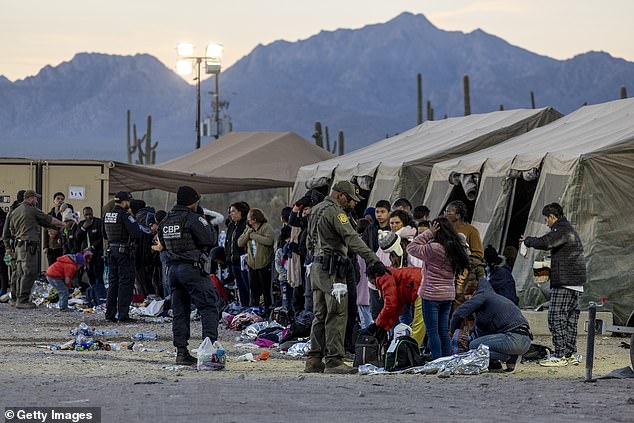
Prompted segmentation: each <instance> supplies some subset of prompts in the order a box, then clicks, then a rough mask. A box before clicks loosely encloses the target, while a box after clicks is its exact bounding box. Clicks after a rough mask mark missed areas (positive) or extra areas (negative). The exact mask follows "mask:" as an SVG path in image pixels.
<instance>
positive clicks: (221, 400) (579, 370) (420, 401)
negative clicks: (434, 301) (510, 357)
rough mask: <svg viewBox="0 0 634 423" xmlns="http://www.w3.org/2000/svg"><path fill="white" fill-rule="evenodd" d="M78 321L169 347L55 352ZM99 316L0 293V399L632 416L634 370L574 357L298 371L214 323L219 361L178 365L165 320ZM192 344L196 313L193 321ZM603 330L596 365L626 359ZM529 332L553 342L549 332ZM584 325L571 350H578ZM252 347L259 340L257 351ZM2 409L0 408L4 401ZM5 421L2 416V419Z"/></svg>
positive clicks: (204, 413)
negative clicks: (448, 371)
mask: <svg viewBox="0 0 634 423" xmlns="http://www.w3.org/2000/svg"><path fill="white" fill-rule="evenodd" d="M82 321H85V322H86V323H87V324H88V325H89V326H91V327H96V328H97V329H98V330H103V329H114V328H116V329H118V330H119V332H120V333H121V335H120V336H119V337H118V338H115V339H113V341H115V342H117V341H124V340H129V336H130V335H131V334H133V333H136V332H157V333H158V334H159V335H160V339H159V340H158V341H146V342H143V344H144V345H145V346H146V347H149V348H159V347H160V348H163V349H164V350H165V352H135V351H130V350H123V351H117V352H115V351H88V352H76V351H51V350H49V349H47V348H45V347H47V346H49V345H50V344H53V343H63V342H65V341H67V340H69V339H71V338H72V336H69V330H70V329H71V328H73V327H76V326H78V325H79V323H80V322H82ZM106 323H107V322H105V320H104V318H103V315H98V314H94V315H93V314H83V313H76V312H73V313H59V312H57V311H54V310H48V309H37V310H32V311H31V310H29V311H25V310H16V309H14V308H11V307H9V306H8V305H7V304H0V387H1V388H0V405H1V406H2V407H1V408H2V409H4V407H15V406H57V407H63V406H65V407H84V406H85V407H102V411H101V413H102V421H104V422H118V421H133V422H146V421H147V422H168V421H169V422H184V421H205V422H216V421H218V422H220V421H222V422H253V421H259V422H268V421H285V422H294V421H297V422H300V421H301V422H323V421H333V422H340V421H360V420H364V421H368V422H373V421H380V422H386V421H394V422H410V421H411V422H415V421H425V422H436V421H438V422H451V421H458V420H467V419H468V420H470V421H476V422H478V421H487V422H490V421H502V422H505V421H511V420H513V421H515V422H529V421H530V422H542V421H544V422H546V421H548V422H579V421H615V422H632V421H634V417H633V416H634V379H625V380H616V379H609V380H608V379H603V380H598V381H596V382H594V383H585V382H584V381H583V380H584V374H585V360H584V363H582V364H581V365H579V366H569V367H565V368H557V369H548V368H545V367H540V366H539V365H537V364H522V365H519V366H518V368H517V369H516V371H515V372H514V373H512V374H506V373H505V374H483V375H479V376H452V377H450V378H447V379H442V378H439V377H437V376H424V375H375V376H360V375H341V376H340V375H312V374H311V375H305V374H303V373H302V370H303V361H302V360H301V359H293V358H290V357H288V356H285V355H282V354H280V353H277V352H275V351H274V350H271V357H270V358H269V360H267V361H259V362H255V363H249V362H238V361H236V360H235V357H237V356H238V355H239V354H243V353H245V352H252V351H253V350H245V349H236V348H235V347H234V344H235V343H237V342H238V341H236V336H237V335H238V333H237V332H232V331H227V330H221V342H222V343H223V345H224V347H225V349H226V350H227V355H228V360H227V368H226V369H225V370H223V371H217V372H197V371H195V370H193V369H189V368H184V369H183V368H180V369H176V370H174V369H173V368H170V367H172V366H174V353H173V351H174V349H173V347H172V345H171V324H169V323H167V324H158V323H139V324H135V325H118V324H110V323H109V324H106ZM192 334H193V340H192V342H191V345H190V348H195V347H196V346H197V344H198V343H199V337H200V323H198V322H192ZM623 341H626V342H628V343H629V339H625V338H617V337H599V338H598V339H597V342H596V347H595V348H596V353H595V369H594V374H595V375H603V374H607V373H609V372H610V371H612V370H614V369H617V368H622V367H626V366H628V365H629V364H630V357H629V351H628V350H626V349H624V348H622V347H621V343H622V342H623ZM536 342H538V343H541V344H543V345H550V340H549V339H548V338H540V339H537V340H536ZM585 342H586V338H585V336H580V337H579V352H581V353H582V354H584V355H585V348H586V346H585ZM258 352H259V351H258ZM2 411H4V410H2ZM7 421H8V420H7Z"/></svg>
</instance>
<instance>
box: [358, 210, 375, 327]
mask: <svg viewBox="0 0 634 423" xmlns="http://www.w3.org/2000/svg"><path fill="white" fill-rule="evenodd" d="M369 225H370V221H369V220H366V219H360V220H359V222H358V224H357V233H358V234H359V236H361V235H362V234H363V233H364V232H365V230H366V229H367V227H368V226H369ZM357 266H358V268H359V280H358V282H357V310H358V311H359V322H360V325H361V329H365V328H367V327H368V326H370V324H371V323H372V313H371V311H370V287H369V286H368V275H367V274H366V264H365V260H363V259H362V258H361V257H360V256H358V255H357Z"/></svg>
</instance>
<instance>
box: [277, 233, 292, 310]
mask: <svg viewBox="0 0 634 423" xmlns="http://www.w3.org/2000/svg"><path fill="white" fill-rule="evenodd" d="M290 240H291V227H290V226H288V225H285V226H283V227H282V230H281V232H280V237H279V239H278V240H277V249H276V250H275V271H276V272H277V275H278V281H279V283H280V290H281V291H282V306H284V307H286V309H287V310H289V311H290V310H292V308H293V305H292V301H291V300H292V298H293V288H292V287H291V286H290V284H289V283H288V257H286V256H285V255H284V247H285V246H286V244H288V243H289V242H290Z"/></svg>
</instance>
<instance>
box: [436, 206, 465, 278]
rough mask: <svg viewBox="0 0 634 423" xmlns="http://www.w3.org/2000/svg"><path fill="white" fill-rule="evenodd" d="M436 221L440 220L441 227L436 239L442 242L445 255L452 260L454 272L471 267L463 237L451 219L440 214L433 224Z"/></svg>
mask: <svg viewBox="0 0 634 423" xmlns="http://www.w3.org/2000/svg"><path fill="white" fill-rule="evenodd" d="M434 222H438V225H439V226H440V229H438V232H436V235H434V240H435V241H436V242H438V243H440V244H441V245H442V246H443V248H444V249H445V255H446V256H447V259H449V261H450V262H451V265H452V266H453V269H454V272H455V273H459V272H462V270H463V269H467V268H468V267H469V257H468V256H467V252H466V251H465V248H464V245H462V239H461V238H460V236H458V233H457V232H456V230H455V229H454V228H453V226H451V223H450V222H449V220H448V219H447V218H446V217H444V216H440V217H437V218H436V219H434V220H433V221H432V225H433V224H434Z"/></svg>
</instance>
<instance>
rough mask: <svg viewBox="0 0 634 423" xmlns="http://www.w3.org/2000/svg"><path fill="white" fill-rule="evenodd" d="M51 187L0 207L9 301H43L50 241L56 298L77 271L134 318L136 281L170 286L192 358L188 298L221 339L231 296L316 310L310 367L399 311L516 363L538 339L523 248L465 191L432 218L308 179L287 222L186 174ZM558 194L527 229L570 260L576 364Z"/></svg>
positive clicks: (558, 299) (575, 281) (80, 282)
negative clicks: (128, 183)
mask: <svg viewBox="0 0 634 423" xmlns="http://www.w3.org/2000/svg"><path fill="white" fill-rule="evenodd" d="M40 198H41V196H40V195H39V194H38V193H36V192H34V191H32V190H26V191H20V192H19V193H18V197H17V200H16V201H15V202H14V204H13V205H12V206H11V208H10V210H9V212H8V214H7V213H4V212H3V211H0V225H1V227H2V228H3V233H2V235H3V237H2V240H3V242H2V243H1V244H0V248H1V249H2V250H1V251H0V253H3V254H2V255H3V256H4V257H5V260H4V261H3V262H2V264H1V265H0V282H1V286H0V289H1V290H2V294H3V295H2V297H0V300H2V299H4V300H5V301H6V300H8V301H10V302H11V303H12V305H14V306H15V307H16V308H17V309H28V308H34V307H35V305H34V304H33V303H32V302H31V301H30V299H29V295H30V292H31V287H32V285H33V282H34V281H35V279H36V278H37V276H38V275H37V271H36V270H37V268H38V263H37V258H38V253H39V252H41V253H42V254H43V255H45V257H46V259H47V261H48V269H47V270H46V278H47V280H48V282H49V283H50V284H51V285H52V286H54V287H55V288H56V289H57V291H58V292H59V294H60V295H59V303H58V306H59V309H60V311H64V310H67V309H68V297H69V292H70V291H69V290H70V289H71V287H72V285H75V286H78V287H80V288H81V289H82V291H85V293H86V297H87V299H88V301H89V303H90V305H95V306H96V305H102V304H105V306H106V312H105V319H106V320H108V321H111V322H120V323H125V322H130V321H134V320H133V318H132V317H131V316H130V306H131V304H132V301H133V296H134V295H135V294H136V295H138V297H137V298H144V297H149V298H156V299H165V300H166V305H167V307H171V309H172V313H173V334H174V346H175V347H176V348H177V363H180V364H191V363H193V362H194V358H193V357H192V356H191V355H190V354H189V351H188V349H187V342H188V339H189V337H190V327H189V326H190V325H189V321H190V312H191V308H192V305H193V306H194V307H195V308H196V309H197V310H198V313H199V314H200V316H201V321H202V326H203V328H202V330H203V336H204V337H209V338H210V340H212V341H215V340H216V339H217V337H218V330H217V326H218V318H219V314H220V312H221V311H222V307H223V306H225V305H226V304H227V303H228V302H230V301H234V302H235V303H237V304H238V305H239V306H242V307H249V306H251V307H253V306H262V307H263V308H264V312H265V313H266V314H267V315H268V314H271V313H274V312H275V313H278V314H279V313H280V311H283V313H285V314H286V315H287V316H289V317H290V319H291V320H292V319H293V317H294V316H298V315H300V314H303V315H304V316H305V315H307V314H308V315H309V316H311V317H312V322H313V323H312V328H311V335H310V340H311V348H310V351H309V352H308V358H307V361H306V366H305V371H306V372H327V373H352V372H354V371H355V370H354V369H353V368H352V367H351V366H349V365H348V364H346V363H345V359H346V358H347V357H349V356H350V355H351V354H354V351H355V340H356V338H357V336H358V335H359V333H363V334H370V335H372V336H375V337H376V338H377V339H386V338H387V337H388V335H389V334H390V333H391V331H392V330H393V328H394V326H395V325H396V324H398V323H405V324H406V325H409V326H410V327H411V329H412V330H411V336H412V338H413V339H414V340H415V341H416V342H417V343H418V345H419V347H420V348H421V350H424V351H427V352H428V353H429V354H430V355H431V357H432V358H434V359H436V358H439V357H444V356H448V355H450V354H451V353H452V350H453V349H452V335H454V339H456V340H462V341H463V343H465V344H466V348H467V349H468V348H476V347H477V346H478V345H480V344H482V343H484V344H486V345H488V346H489V348H490V350H491V365H490V366H491V368H498V367H499V368H501V367H502V364H503V363H505V364H506V368H507V370H509V371H512V370H513V368H514V367H515V364H516V362H517V360H518V356H520V355H521V354H523V353H525V352H526V351H527V350H528V348H529V347H530V340H531V339H532V335H531V333H530V328H529V327H528V323H527V321H526V319H524V318H523V316H522V314H521V312H520V311H519V308H518V301H519V300H518V298H517V295H516V287H515V281H514V279H513V276H512V273H511V270H512V267H513V263H514V260H515V257H516V255H517V249H516V248H515V247H513V246H509V247H507V248H505V249H504V252H503V255H499V254H498V251H497V250H496V249H495V248H494V247H493V246H491V245H489V246H487V248H486V249H485V248H484V247H483V244H482V240H481V238H480V234H479V233H478V230H477V229H476V228H475V227H474V226H473V225H471V224H469V223H468V221H469V220H468V217H469V216H468V215H467V213H468V212H467V206H466V205H465V203H464V202H462V201H459V200H457V201H451V202H449V203H448V204H447V205H446V208H445V210H444V213H443V214H442V215H441V216H437V217H434V218H433V219H432V218H430V211H429V209H428V208H427V207H426V206H424V205H417V206H413V205H412V204H411V203H410V201H409V200H408V199H406V198H399V199H397V200H396V201H394V202H389V201H387V200H379V201H377V202H376V203H375V204H374V205H371V206H369V207H365V208H363V209H361V208H360V204H362V201H363V198H362V196H361V195H360V189H359V187H357V186H356V185H354V184H353V183H351V182H347V181H342V182H338V183H337V184H335V185H334V186H333V187H332V190H330V192H329V191H328V187H325V188H321V189H319V188H317V189H310V190H308V191H307V192H306V193H305V195H303V196H302V197H301V198H300V199H299V200H297V201H296V202H294V203H293V204H291V205H289V206H288V207H285V208H283V209H282V210H281V213H280V215H279V217H277V216H276V217H275V219H278V218H279V220H280V223H279V224H278V223H276V222H274V221H270V220H269V218H267V216H265V214H264V212H263V211H262V210H261V209H258V208H252V207H250V206H249V204H248V203H247V202H244V201H239V202H234V203H232V204H230V205H229V207H228V209H227V217H226V219H225V216H224V215H223V214H222V213H218V212H215V211H212V210H208V209H204V208H202V207H201V206H200V204H199V202H200V196H199V194H198V193H197V192H196V191H195V190H194V189H193V188H191V187H188V186H182V187H180V188H179V190H178V192H177V202H176V205H175V206H174V207H173V208H172V209H171V210H169V211H164V210H159V211H156V210H155V209H154V208H152V207H150V206H148V205H146V204H145V202H144V201H143V200H137V199H133V198H132V196H131V195H130V193H127V192H119V193H117V194H116V195H115V196H114V198H113V200H112V201H111V202H110V203H108V204H107V205H106V207H105V208H104V209H103V210H102V213H101V215H102V218H97V217H95V216H94V211H93V209H92V208H91V207H85V208H83V210H82V211H81V213H82V214H81V216H80V214H79V213H78V212H75V210H74V209H73V207H72V205H70V204H68V203H66V202H65V196H64V194H63V193H61V192H58V193H55V195H54V196H53V208H52V209H51V210H50V212H49V213H48V214H47V213H44V212H42V211H41V210H40V209H39V208H38V207H37V206H38V202H39V200H40ZM553 204H554V205H548V206H547V207H545V208H544V211H543V214H544V216H545V220H546V223H547V224H548V226H549V227H551V229H552V231H551V233H550V234H547V235H546V236H544V237H542V238H533V237H527V238H525V239H524V238H523V237H522V239H521V240H518V241H523V242H524V243H525V245H526V246H527V247H534V248H539V249H544V250H551V252H552V254H553V261H555V260H564V261H566V262H569V261H570V260H572V261H573V262H574V263H573V264H570V265H568V266H569V269H570V271H566V272H561V273H555V274H554V275H553V278H554V281H553V282H554V283H553V289H554V292H553V295H554V300H553V301H554V304H553V307H552V308H551V313H550V315H549V324H550V327H551V331H552V332H553V343H554V344H555V355H556V357H555V358H554V359H551V360H549V363H550V364H547V365H567V364H575V363H574V361H575V359H574V358H571V357H575V354H576V319H578V313H579V312H578V308H579V305H578V302H579V295H580V292H582V290H583V283H584V282H585V265H584V263H583V247H582V246H581V242H580V241H579V237H578V235H577V234H576V232H574V229H572V227H571V226H570V224H569V223H568V222H567V221H566V220H565V216H564V215H563V210H562V209H561V206H559V205H558V204H556V203H553ZM277 226H281V228H280V229H279V230H276V229H274V228H275V227H277ZM41 228H44V231H43V235H42V229H41ZM40 243H41V245H40ZM571 255H573V256H574V257H573V258H572V259H571V258H570V256H571ZM562 256H563V258H561V257H562ZM558 257H559V258H558ZM564 268H565V267H557V269H564ZM104 270H105V271H104ZM83 274H85V277H83ZM104 275H107V276H106V277H107V282H108V284H107V289H106V284H105V283H104ZM210 275H212V277H211V278H210ZM214 282H216V283H214ZM220 291H221V292H220ZM573 326H574V328H573ZM458 334H462V337H461V336H458Z"/></svg>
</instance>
